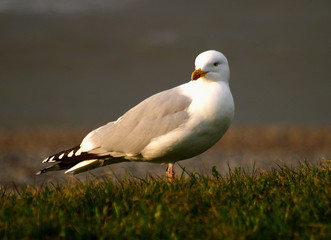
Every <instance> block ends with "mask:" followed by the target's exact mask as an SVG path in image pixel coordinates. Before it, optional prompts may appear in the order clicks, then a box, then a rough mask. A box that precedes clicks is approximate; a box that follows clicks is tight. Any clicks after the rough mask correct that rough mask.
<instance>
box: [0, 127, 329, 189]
mask: <svg viewBox="0 0 331 240" xmlns="http://www.w3.org/2000/svg"><path fill="white" fill-rule="evenodd" d="M88 132H89V129H74V130H73V129H71V130H70V129H34V130H12V131H8V130H2V131H0V164H1V168H2V169H1V171H0V172H1V174H0V184H1V185H2V186H5V187H9V188H11V187H13V186H14V185H16V186H22V187H23V186H26V185H34V184H41V183H45V182H61V181H63V180H68V179H72V177H73V176H72V175H64V174H63V172H54V173H47V174H43V175H40V176H35V173H36V172H37V171H38V170H40V169H41V168H43V167H44V166H45V165H44V164H41V161H42V160H43V159H44V158H46V157H47V156H49V155H50V154H53V153H55V152H57V151H60V150H64V149H66V148H70V147H73V146H76V145H78V144H79V143H80V141H81V140H82V138H83V137H84V136H85V135H86V134H87V133H88ZM329 159H331V128H330V127H304V126H301V127H298V126H263V127H261V126H233V127H231V128H230V130H229V131H228V132H227V133H226V135H225V136H224V137H223V139H221V140H220V141H219V142H218V143H217V144H216V145H215V146H214V147H213V148H211V149H210V150H208V151H207V152H205V153H203V154H201V155H199V156H197V157H195V158H192V159H189V160H185V161H180V162H178V164H176V165H175V171H176V172H177V173H181V171H182V170H181V168H180V166H181V167H185V168H186V169H188V170H189V171H194V170H195V171H196V172H198V173H201V174H205V175H208V174H211V169H212V166H217V167H218V169H219V171H220V172H221V173H223V174H225V173H226V172H227V171H228V166H230V167H231V168H233V167H236V166H239V165H241V166H242V167H243V168H244V169H245V170H247V171H252V169H253V167H254V166H255V168H258V169H263V170H268V169H270V168H272V167H275V168H277V164H286V165H287V166H292V167H295V166H297V165H298V164H299V162H300V161H308V162H310V163H312V164H316V163H318V162H319V161H324V160H329ZM165 169H166V166H165V165H159V164H152V163H120V164H114V165H110V166H107V167H103V168H100V169H96V170H93V171H91V173H92V174H93V175H96V176H105V175H106V176H109V177H114V175H116V176H119V177H125V175H126V173H128V174H129V175H131V176H133V177H145V176H147V175H148V174H152V175H161V176H163V175H164V172H165ZM86 176H87V175H86V174H80V175H77V176H75V177H77V178H79V179H86Z"/></svg>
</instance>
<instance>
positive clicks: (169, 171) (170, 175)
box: [166, 163, 175, 182]
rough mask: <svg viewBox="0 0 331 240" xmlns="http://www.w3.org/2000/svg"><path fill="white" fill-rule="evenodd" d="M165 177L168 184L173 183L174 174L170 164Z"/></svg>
mask: <svg viewBox="0 0 331 240" xmlns="http://www.w3.org/2000/svg"><path fill="white" fill-rule="evenodd" d="M166 175H167V179H168V181H169V182H173V181H174V180H175V172H174V169H173V164H172V163H168V167H167V171H166Z"/></svg>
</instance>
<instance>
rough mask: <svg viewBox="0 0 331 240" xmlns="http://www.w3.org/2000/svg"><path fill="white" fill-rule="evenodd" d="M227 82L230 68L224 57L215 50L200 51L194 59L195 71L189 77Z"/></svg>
mask: <svg viewBox="0 0 331 240" xmlns="http://www.w3.org/2000/svg"><path fill="white" fill-rule="evenodd" d="M199 78H203V79H206V80H209V81H224V82H229V79H230V68H229V64H228V60H227V59H226V57H225V56H224V55H223V54H222V53H220V52H218V51H215V50H209V51H205V52H202V53H200V54H199V55H198V56H197V58H196V59H195V71H194V72H193V73H192V77H191V79H192V80H193V81H194V80H198V79H199Z"/></svg>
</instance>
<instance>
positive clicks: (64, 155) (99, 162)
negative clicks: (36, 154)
mask: <svg viewBox="0 0 331 240" xmlns="http://www.w3.org/2000/svg"><path fill="white" fill-rule="evenodd" d="M123 161H126V160H125V159H124V158H122V157H112V156H110V155H98V154H92V153H88V152H83V151H81V148H80V146H76V147H74V148H70V149H68V150H65V151H61V152H58V153H56V154H54V155H51V156H49V157H48V158H46V159H44V160H43V163H54V162H55V164H54V165H52V166H49V167H46V168H44V169H42V170H40V171H39V172H37V173H36V175H39V174H42V173H46V172H50V171H60V170H67V171H65V173H73V174H78V173H82V172H85V171H88V170H91V169H94V168H97V167H101V166H105V165H109V164H114V163H119V162H123Z"/></svg>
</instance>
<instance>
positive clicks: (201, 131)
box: [142, 79, 234, 162]
mask: <svg viewBox="0 0 331 240" xmlns="http://www.w3.org/2000/svg"><path fill="white" fill-rule="evenodd" d="M181 90H182V93H183V94H184V95H187V96H189V97H190V98H192V100H193V101H192V103H191V105H190V107H189V109H188V112H189V114H190V119H189V121H187V122H186V123H185V124H184V125H183V126H181V127H180V128H177V129H175V130H174V131H171V132H169V133H168V134H165V135H163V136H161V137H159V138H156V139H153V141H152V142H151V143H150V144H149V145H148V146H147V147H146V148H145V149H144V150H143V151H142V155H143V157H144V159H145V160H147V161H159V162H172V161H177V160H182V159H186V158H190V157H193V156H195V155H198V154H200V153H202V152H204V151H206V150H207V149H208V148H210V147H211V146H213V145H214V144H215V143H216V142H217V141H218V140H219V139H220V138H221V137H222V136H223V135H224V133H225V131H226V130H227V129H228V127H229V126H230V124H231V122H232V119H233V116H234V103H233V98H232V95H231V92H230V89H229V86H228V84H227V83H224V82H208V83H207V82H204V81H202V80H201V79H200V80H198V81H191V82H189V83H187V84H183V85H182V87H181Z"/></svg>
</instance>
